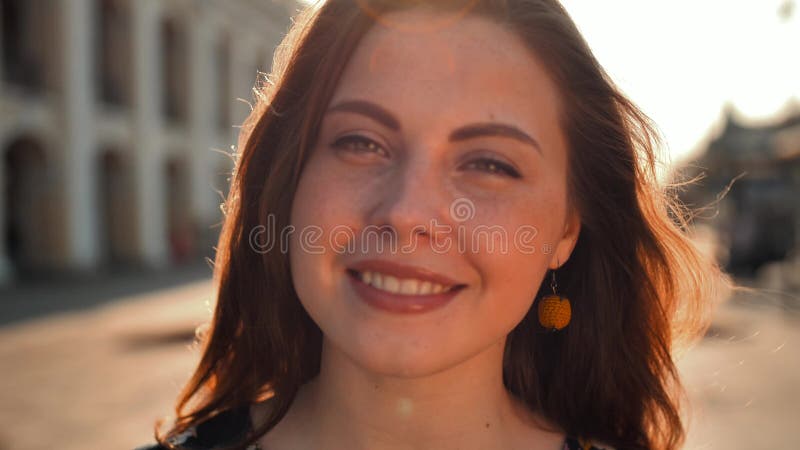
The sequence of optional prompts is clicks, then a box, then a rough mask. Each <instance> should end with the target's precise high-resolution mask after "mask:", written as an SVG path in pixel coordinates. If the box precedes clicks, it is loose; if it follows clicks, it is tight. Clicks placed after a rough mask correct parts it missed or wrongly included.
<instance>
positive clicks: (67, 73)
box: [0, 0, 297, 282]
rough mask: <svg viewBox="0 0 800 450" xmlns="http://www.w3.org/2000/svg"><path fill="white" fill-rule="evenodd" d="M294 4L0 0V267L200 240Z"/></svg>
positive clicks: (138, 254)
mask: <svg viewBox="0 0 800 450" xmlns="http://www.w3.org/2000/svg"><path fill="white" fill-rule="evenodd" d="M296 8H297V5H296V3H295V2H294V1H292V0H0V17H1V19H0V49H1V50H2V57H0V80H1V81H0V157H2V159H0V164H2V165H1V166H0V169H2V170H0V194H2V195H0V236H2V239H0V282H4V281H9V280H13V279H14V278H15V277H17V276H20V275H23V274H25V273H29V272H50V271H59V272H60V271H72V270H77V271H84V270H95V269H97V268H99V267H114V266H124V265H145V266H155V267H160V266H168V265H170V264H174V263H178V262H180V261H183V260H187V259H191V258H193V257H195V258H196V257H197V255H198V254H208V253H210V252H211V249H212V246H213V244H214V242H215V239H216V235H217V234H218V233H219V227H218V226H215V225H218V224H219V222H220V220H221V214H220V208H219V206H220V203H221V201H222V198H223V197H222V195H224V194H225V193H226V185H227V181H226V180H227V174H228V172H229V171H230V169H231V167H232V161H231V158H230V157H229V156H227V155H226V154H225V153H226V152H228V153H229V150H230V147H231V145H232V144H234V143H235V141H236V135H237V133H238V129H237V128H236V127H235V126H234V125H235V124H240V123H241V122H242V120H243V119H244V118H245V116H246V115H247V113H248V112H249V108H250V107H249V106H248V104H247V101H249V100H250V99H251V98H252V93H251V88H252V86H253V84H254V82H255V80H256V76H257V71H258V70H261V71H267V70H268V69H269V66H270V64H271V58H272V53H273V51H274V49H275V47H276V45H277V44H278V43H279V41H280V39H281V37H282V35H283V34H284V33H285V31H286V30H287V29H288V26H289V23H290V16H291V15H292V14H293V13H294V11H295V9H296ZM239 99H244V101H242V100H239Z"/></svg>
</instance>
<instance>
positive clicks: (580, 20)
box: [309, 0, 800, 162]
mask: <svg viewBox="0 0 800 450" xmlns="http://www.w3.org/2000/svg"><path fill="white" fill-rule="evenodd" d="M309 1H313V0H309ZM562 4H563V5H564V7H565V8H566V9H567V11H568V12H569V13H570V15H571V16H572V18H573V20H574V21H575V23H576V24H577V25H578V28H579V29H580V31H581V32H582V33H583V35H584V37H585V38H586V40H587V42H588V43H589V45H590V47H591V48H592V51H593V52H594V54H595V56H596V57H597V59H598V60H599V61H600V64H601V65H602V66H603V67H604V68H605V69H606V71H607V72H608V73H609V74H610V75H611V77H612V78H613V79H614V81H615V82H616V83H617V84H618V86H620V88H621V89H622V90H623V91H624V92H625V93H626V94H627V95H628V97H629V98H631V99H632V100H633V101H634V102H635V103H636V104H637V105H639V107H640V108H642V110H643V111H644V112H645V113H646V114H648V115H649V116H650V117H651V118H652V119H653V120H654V121H655V123H656V125H657V126H658V128H659V130H660V131H661V133H662V135H663V137H664V141H665V145H666V146H667V149H668V150H669V157H670V159H671V161H672V162H679V161H681V160H682V159H685V158H687V157H691V155H692V152H693V151H697V150H698V149H701V148H702V147H703V146H704V144H705V143H706V142H707V141H708V140H709V139H710V138H711V137H713V136H714V134H715V133H716V131H717V129H718V127H719V125H720V124H721V123H722V120H721V119H722V117H723V110H724V109H725V108H726V107H727V105H730V106H732V107H733V108H734V109H735V111H737V113H738V114H737V117H739V118H741V119H743V120H744V121H747V122H751V123H758V122H762V123H763V122H767V121H769V119H770V118H771V117H774V116H775V114H776V113H778V112H779V111H780V110H782V109H783V108H784V107H785V106H786V105H787V104H788V103H789V101H790V99H792V98H794V99H795V100H796V101H797V102H798V109H800V0H602V1H598V0H562Z"/></svg>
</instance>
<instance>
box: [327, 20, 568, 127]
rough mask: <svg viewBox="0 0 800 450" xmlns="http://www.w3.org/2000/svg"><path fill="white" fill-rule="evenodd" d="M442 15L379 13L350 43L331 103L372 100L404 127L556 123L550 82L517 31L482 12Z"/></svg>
mask: <svg viewBox="0 0 800 450" xmlns="http://www.w3.org/2000/svg"><path fill="white" fill-rule="evenodd" d="M441 14H442V13H439V12H434V11H430V10H426V9H421V8H417V9H411V10H406V11H400V12H393V13H390V14H388V15H386V16H384V18H383V20H381V21H380V23H379V24H377V25H375V26H373V27H372V29H371V30H370V31H369V32H367V34H366V35H365V36H364V38H363V39H362V41H361V42H360V43H359V45H358V47H357V48H356V49H355V51H354V53H353V55H352V56H351V58H350V60H349V61H348V64H347V67H346V68H345V71H344V73H343V76H342V78H341V80H340V82H339V86H338V87H337V90H336V92H335V93H334V96H333V99H332V101H331V103H332V104H335V103H337V102H338V101H341V100H345V99H366V100H371V101H375V102H377V103H380V104H381V105H384V106H385V107H387V108H388V109H390V110H392V111H395V112H397V113H398V114H400V116H401V119H402V122H403V126H404V128H405V126H406V123H409V122H410V123H412V124H413V123H414V122H418V123H420V124H427V125H430V124H432V123H441V122H448V121H457V122H461V121H463V120H473V119H478V120H486V119H505V120H508V121H512V122H515V123H516V124H518V125H524V126H526V128H528V129H534V130H538V131H539V134H543V133H545V132H546V130H545V129H546V128H549V127H553V126H556V125H557V123H558V121H557V115H558V110H559V108H560V106H559V97H558V94H557V89H556V86H555V84H554V83H553V82H552V80H551V79H550V78H549V76H548V75H547V73H546V70H545V67H544V65H543V64H542V63H541V62H540V61H539V59H538V58H537V57H536V56H535V55H534V54H533V53H532V51H531V50H530V49H528V48H527V47H526V46H525V43H524V42H523V41H522V40H521V39H520V38H519V37H518V36H517V35H516V34H514V33H513V32H512V31H510V30H508V29H506V28H504V27H503V26H501V25H499V24H497V23H495V22H493V21H490V20H489V19H485V18H482V17H477V16H474V15H466V16H463V17H461V18H460V19H458V20H456V21H446V22H445V21H442V20H441V17H440V15H441Z"/></svg>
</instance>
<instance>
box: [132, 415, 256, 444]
mask: <svg viewBox="0 0 800 450" xmlns="http://www.w3.org/2000/svg"><path fill="white" fill-rule="evenodd" d="M251 427H252V423H251V421H250V409H249V406H242V407H238V408H232V409H227V410H224V411H222V412H220V413H218V414H216V415H214V416H213V417H211V418H209V419H206V420H204V421H203V422H200V423H199V424H196V425H194V426H191V427H189V428H188V429H187V430H186V431H184V432H183V433H180V434H178V435H176V436H174V437H173V438H171V439H169V443H170V444H172V445H174V446H176V447H177V448H179V449H185V450H208V449H211V448H216V447H220V446H225V445H230V444H233V443H235V442H238V441H240V440H242V439H244V438H245V437H246V435H247V433H248V432H249V431H250V430H251V429H252V428H251ZM252 448H257V447H255V446H254V447H252ZM134 450H168V448H167V447H165V446H163V445H160V444H149V445H144V446H141V447H137V448H136V449H134Z"/></svg>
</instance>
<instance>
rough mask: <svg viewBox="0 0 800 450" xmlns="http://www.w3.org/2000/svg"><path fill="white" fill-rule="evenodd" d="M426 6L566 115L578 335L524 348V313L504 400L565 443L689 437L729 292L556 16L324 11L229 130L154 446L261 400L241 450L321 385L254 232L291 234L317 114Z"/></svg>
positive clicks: (330, 3) (585, 50) (290, 42)
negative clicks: (207, 308) (712, 322)
mask: <svg viewBox="0 0 800 450" xmlns="http://www.w3.org/2000/svg"><path fill="white" fill-rule="evenodd" d="M421 5H424V6H427V7H432V8H437V9H441V10H443V11H449V12H451V13H452V12H456V13H457V14H478V15H481V16H484V17H487V18H489V19H491V20H494V21H497V22H498V23H500V24H502V25H503V26H505V27H508V28H509V29H511V30H512V31H514V32H516V33H517V34H518V35H519V36H520V37H521V38H522V39H523V40H524V41H525V43H526V44H527V45H528V46H529V48H530V50H531V51H532V52H533V53H534V54H535V55H536V56H537V57H538V58H540V59H541V60H542V61H543V62H544V65H545V66H546V68H547V70H548V71H549V74H550V76H551V77H552V78H553V79H554V80H555V82H556V84H557V86H558V87H559V89H560V94H561V98H562V100H563V104H564V105H565V108H564V111H563V112H562V113H563V114H562V117H560V120H561V126H562V127H563V131H564V134H565V136H566V137H567V140H568V149H569V170H568V185H569V197H570V201H571V203H572V204H573V205H575V207H576V208H577V209H578V211H579V214H580V217H581V231H580V235H579V237H578V242H577V244H576V246H575V248H574V251H573V253H572V255H571V257H570V259H569V261H568V262H566V263H565V264H564V265H563V267H562V268H561V269H559V286H561V287H562V291H563V293H564V294H565V295H566V296H567V297H569V298H570V299H571V300H572V305H573V318H572V322H571V324H570V326H569V327H568V328H567V329H565V330H563V331H561V332H559V333H553V334H534V333H535V328H536V323H535V321H536V316H535V312H534V311H533V309H534V308H532V310H531V312H530V313H529V314H528V315H527V316H526V317H525V318H524V319H523V320H522V322H520V323H519V324H518V326H517V327H516V328H515V329H514V330H513V331H512V332H511V333H510V335H509V337H508V339H507V343H506V348H505V357H504V362H503V370H504V377H503V378H504V383H505V386H506V388H507V389H508V390H509V391H510V392H512V393H513V394H515V395H516V396H518V397H519V398H521V399H522V400H523V401H525V402H526V403H527V405H528V406H529V407H530V408H531V409H532V410H537V411H540V412H541V413H542V414H543V415H544V416H545V417H547V418H549V419H550V420H552V421H553V422H555V423H556V424H557V425H558V426H560V427H562V428H563V430H564V431H565V432H566V433H568V434H570V435H575V436H582V437H586V438H591V439H596V440H599V441H603V442H605V443H608V444H609V445H612V446H614V447H615V448H617V449H675V448H678V447H679V446H680V445H681V443H682V442H683V440H684V437H685V430H684V428H683V425H682V417H681V399H682V397H683V391H682V388H681V385H680V380H679V376H678V373H677V369H676V366H675V363H674V357H675V354H676V352H677V351H678V350H679V349H680V348H684V347H685V345H684V344H690V343H692V342H693V341H694V340H695V339H696V338H697V337H698V336H700V335H701V333H702V332H703V331H704V330H705V329H706V327H707V326H708V321H709V317H710V314H709V313H710V308H709V307H710V306H711V304H712V300H713V299H714V298H715V296H716V295H717V292H716V291H715V289H716V288H717V287H718V286H721V284H720V282H725V281H727V278H726V277H725V276H724V274H722V273H721V272H720V271H719V269H718V268H717V266H716V264H715V263H713V261H711V260H709V259H707V258H705V257H704V256H703V255H702V254H701V253H700V252H699V251H698V250H697V249H696V247H695V246H694V245H693V244H692V242H691V240H690V239H689V237H688V235H687V232H688V231H689V229H690V228H689V226H690V224H689V223H688V216H687V211H686V210H685V209H683V208H682V207H681V205H680V204H679V203H678V202H677V200H675V195H674V192H673V189H671V188H669V187H667V186H663V185H662V184H660V183H659V181H658V178H657V175H658V168H659V167H658V164H659V158H658V153H657V152H658V149H659V142H658V135H657V133H656V131H655V129H654V127H653V125H652V123H651V122H650V120H649V119H648V118H647V117H646V116H645V115H644V114H643V113H642V112H641V111H640V110H639V109H638V108H637V107H636V106H635V105H634V104H632V103H631V102H630V101H629V100H628V99H627V98H626V97H625V96H624V95H623V94H622V93H621V92H620V90H619V89H618V88H617V87H616V86H615V85H614V84H613V82H612V81H611V80H610V78H609V76H608V75H607V74H606V73H605V71H604V70H603V69H602V68H601V66H600V65H599V63H598V62H597V60H596V59H595V57H594V56H593V54H592V52H591V51H590V49H589V47H588V45H587V44H586V42H585V41H584V40H583V38H582V36H581V35H580V33H579V32H578V30H577V28H576V26H575V24H574V23H573V22H572V20H571V19H570V17H569V15H568V14H567V12H566V11H565V10H564V9H563V7H562V6H561V5H560V4H559V3H558V2H557V0H429V1H424V0H327V1H324V2H320V3H318V4H317V5H314V6H309V7H307V8H306V9H304V10H302V11H301V12H300V13H299V14H298V15H297V16H296V17H295V18H294V20H293V25H292V27H291V29H290V30H289V33H288V34H287V36H286V37H285V39H284V40H283V42H282V43H281V45H280V46H279V47H278V49H277V51H276V53H275V58H274V62H273V68H272V72H271V73H270V74H269V75H268V76H267V77H266V78H265V79H264V80H262V82H260V83H259V84H258V85H257V86H256V88H255V89H254V91H255V93H256V97H257V98H256V100H257V101H256V103H255V105H254V108H253V111H252V113H251V114H250V116H249V117H248V118H247V120H246V121H245V123H244V125H243V127H242V130H241V134H240V138H239V143H238V154H237V162H236V167H235V169H234V172H233V176H232V179H231V190H230V193H229V196H228V198H227V200H226V201H225V205H224V212H225V221H224V225H223V228H222V232H221V235H220V238H219V244H218V246H217V254H216V260H215V266H214V282H215V289H216V290H217V304H216V309H215V312H214V316H213V319H212V321H211V324H210V326H209V327H208V329H207V333H206V334H204V335H202V336H201V339H200V341H199V342H200V343H201V344H202V346H203V347H202V358H201V360H200V362H199V364H198V366H197V368H196V370H195V372H194V374H193V376H192V377H191V379H190V380H189V382H188V383H187V384H186V386H185V388H184V389H183V391H182V393H181V395H180V396H179V398H178V401H177V405H176V408H175V412H176V416H177V419H176V421H175V423H174V425H173V426H172V428H171V429H170V430H169V431H168V432H167V433H166V435H164V436H161V435H160V434H161V433H160V432H159V431H158V429H159V426H158V424H157V426H156V434H157V439H158V440H159V442H161V443H162V444H165V445H167V444H166V440H167V439H168V438H169V437H171V436H175V435H177V434H178V433H181V432H182V431H185V430H186V429H187V428H189V427H190V426H192V425H195V424H198V423H199V422H201V421H203V420H206V419H208V418H209V417H211V416H213V415H214V414H216V413H218V412H220V411H222V410H225V409H228V408H233V407H238V406H242V405H249V404H251V403H253V402H255V401H258V400H261V399H264V398H266V397H271V398H272V401H273V402H274V405H275V407H274V408H272V410H271V411H270V413H269V417H268V418H267V420H266V421H265V423H264V424H263V425H262V426H259V427H258V429H257V430H255V433H254V434H253V435H252V436H250V438H249V439H248V441H247V442H243V443H242V444H241V445H240V446H239V447H237V448H244V447H245V446H246V445H248V444H250V443H252V442H254V441H255V440H256V439H257V438H258V437H259V436H261V435H263V434H264V433H266V432H267V431H268V430H269V429H270V428H272V427H273V426H274V425H275V424H277V423H278V422H279V421H280V420H281V418H282V417H283V416H284V414H285V413H286V411H287V410H288V409H289V406H290V405H291V403H292V401H293V399H294V397H295V395H296V393H297V391H298V389H299V388H300V386H301V385H302V384H304V383H305V382H307V381H308V380H310V379H312V378H313V377H315V376H316V375H317V373H318V372H319V364H320V354H321V342H322V333H321V331H320V329H319V327H318V326H317V325H316V324H315V323H314V322H313V321H312V320H311V318H310V317H309V315H308V314H307V313H306V312H305V310H304V309H303V307H302V305H301V303H300V301H299V299H298V298H297V295H296V293H295V291H294V288H293V285H292V281H291V277H290V272H289V261H288V255H287V252H285V251H280V248H278V247H279V246H278V245H276V246H275V247H274V248H273V249H271V250H270V251H265V252H262V251H254V248H253V246H252V244H253V243H252V239H251V238H252V231H253V230H255V229H258V228H259V227H266V226H268V225H269V224H267V223H266V220H267V217H268V215H270V216H272V217H274V218H275V220H276V222H275V223H273V224H272V225H270V226H272V227H273V228H274V229H278V230H280V229H284V228H285V227H287V226H288V225H289V224H288V219H289V211H290V208H291V202H292V199H293V196H294V192H295V188H296V186H297V183H298V179H299V177H300V174H301V173H302V170H303V166H304V163H305V161H306V156H307V154H308V151H309V149H310V148H311V146H312V145H313V144H314V143H315V140H316V133H317V130H318V127H319V125H320V122H321V119H322V115H323V111H324V110H325V108H326V107H327V104H328V102H329V101H330V98H331V96H332V94H333V91H334V89H335V87H336V84H337V82H338V79H339V77H340V75H341V73H342V71H343V69H344V66H345V64H346V62H347V60H348V58H349V56H350V55H351V54H352V53H353V51H354V49H355V47H356V46H357V45H358V42H359V40H360V39H361V38H362V37H363V36H364V34H365V33H366V32H367V31H368V30H369V29H370V27H371V26H372V25H374V24H375V22H376V20H380V17H381V15H383V14H385V13H387V12H389V11H393V10H398V9H402V8H407V7H415V6H421ZM544 284H546V283H544ZM545 288H546V287H545V286H543V287H542V289H543V291H542V292H541V293H544V289H545ZM541 293H540V294H541ZM679 345H681V346H679Z"/></svg>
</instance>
